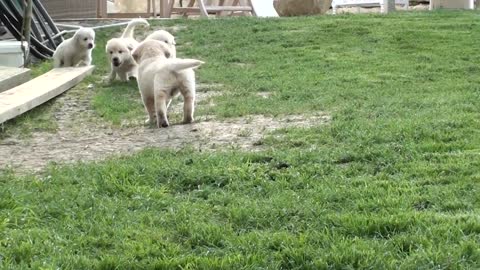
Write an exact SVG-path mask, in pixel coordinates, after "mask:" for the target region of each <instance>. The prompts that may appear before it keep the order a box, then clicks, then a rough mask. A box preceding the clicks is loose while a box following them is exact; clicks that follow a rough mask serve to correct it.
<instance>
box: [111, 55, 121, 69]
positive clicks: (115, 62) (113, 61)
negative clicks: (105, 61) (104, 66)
mask: <svg viewBox="0 0 480 270" xmlns="http://www.w3.org/2000/svg"><path fill="white" fill-rule="evenodd" d="M112 63H113V65H114V66H116V67H118V66H119V65H120V59H118V57H114V58H112Z"/></svg>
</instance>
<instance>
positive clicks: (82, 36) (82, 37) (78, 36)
mask: <svg viewBox="0 0 480 270" xmlns="http://www.w3.org/2000/svg"><path fill="white" fill-rule="evenodd" d="M73 38H74V40H75V42H76V43H77V44H78V45H79V46H80V47H81V48H85V49H87V50H90V49H93V47H94V46H95V31H93V29H91V28H80V29H78V30H77V32H76V33H75V35H74V36H73Z"/></svg>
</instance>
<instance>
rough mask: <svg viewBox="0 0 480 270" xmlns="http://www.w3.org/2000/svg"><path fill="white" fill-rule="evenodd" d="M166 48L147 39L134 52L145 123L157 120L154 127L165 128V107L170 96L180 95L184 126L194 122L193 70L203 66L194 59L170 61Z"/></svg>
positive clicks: (163, 44) (167, 124)
mask: <svg viewBox="0 0 480 270" xmlns="http://www.w3.org/2000/svg"><path fill="white" fill-rule="evenodd" d="M169 57H170V50H169V48H168V47H167V45H166V44H165V43H163V42H160V41H157V40H146V41H144V42H142V43H140V45H139V46H138V47H137V48H136V49H135V50H134V52H133V58H134V59H135V61H136V62H137V63H138V64H139V68H138V80H137V83H138V88H139V90H140V93H141V95H142V100H143V104H144V106H145V109H146V111H147V113H148V120H147V122H148V123H153V121H155V118H156V120H157V121H156V123H157V127H159V128H160V127H168V126H169V123H168V119H167V108H168V105H169V104H170V101H171V99H172V98H173V97H175V96H176V95H178V94H182V96H183V103H184V104H183V123H185V124H187V123H191V122H193V120H194V119H193V113H194V106H195V73H194V71H193V68H196V67H199V66H200V65H201V64H203V62H202V61H199V60H195V59H178V58H169Z"/></svg>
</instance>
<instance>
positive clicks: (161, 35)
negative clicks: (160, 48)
mask: <svg viewBox="0 0 480 270" xmlns="http://www.w3.org/2000/svg"><path fill="white" fill-rule="evenodd" d="M148 39H154V40H158V41H161V42H164V43H165V44H167V46H168V48H169V49H170V54H171V58H177V49H176V48H175V45H177V43H176V42H175V37H174V36H173V35H172V34H170V33H169V32H167V31H165V30H157V31H155V32H153V33H151V34H150V35H148V36H147V38H146V39H145V40H148Z"/></svg>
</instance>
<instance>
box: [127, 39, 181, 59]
mask: <svg viewBox="0 0 480 270" xmlns="http://www.w3.org/2000/svg"><path fill="white" fill-rule="evenodd" d="M132 56H133V59H135V62H137V63H138V64H140V63H142V62H143V61H145V60H146V59H149V58H154V57H160V58H165V59H167V58H170V57H171V52H170V49H169V48H168V47H167V45H166V44H165V43H163V42H160V41H158V40H146V41H144V42H142V43H140V45H139V46H138V47H137V48H136V49H135V50H134V51H133V53H132Z"/></svg>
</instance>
